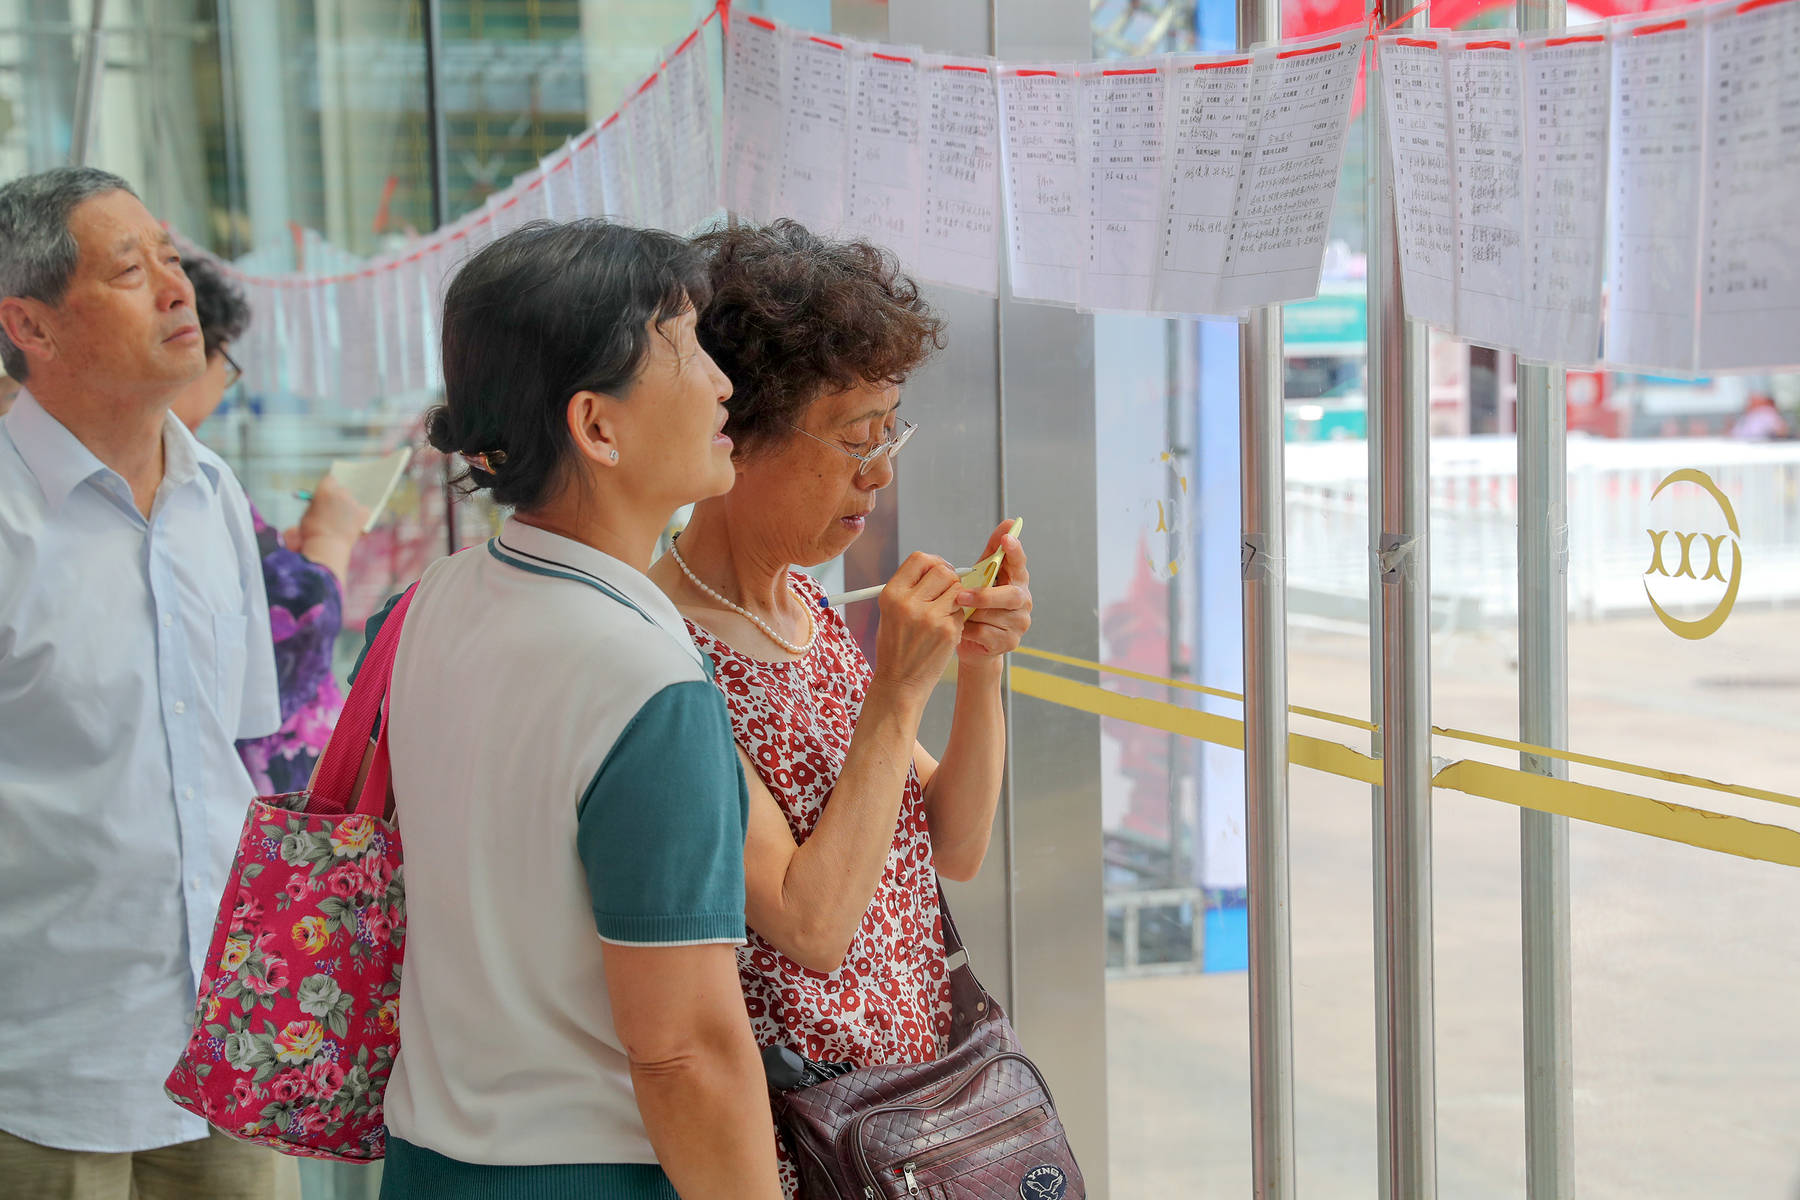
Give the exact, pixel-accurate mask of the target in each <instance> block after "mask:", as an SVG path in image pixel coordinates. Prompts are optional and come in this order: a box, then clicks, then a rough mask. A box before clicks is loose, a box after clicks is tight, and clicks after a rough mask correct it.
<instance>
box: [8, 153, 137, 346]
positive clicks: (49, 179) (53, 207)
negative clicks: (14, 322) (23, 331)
mask: <svg viewBox="0 0 1800 1200" xmlns="http://www.w3.org/2000/svg"><path fill="white" fill-rule="evenodd" d="M107 192H131V194H132V195H134V196H135V195H137V193H136V192H132V191H131V185H130V184H128V183H126V182H125V181H124V180H123V179H120V178H119V177H118V176H117V175H114V174H113V173H112V172H110V171H102V170H100V169H98V168H97V167H56V168H54V169H53V170H49V171H40V172H38V173H37V174H36V175H26V176H23V177H22V178H19V179H15V180H13V181H12V182H10V183H8V184H6V185H4V186H0V297H13V296H21V297H26V298H29V299H32V300H41V301H43V302H44V303H45V304H60V303H62V298H63V293H64V292H66V291H68V290H69V281H70V280H71V279H73V278H74V277H75V263H76V260H77V259H78V258H79V257H80V254H81V247H79V246H77V245H76V244H75V235H74V234H72V233H70V232H69V214H70V213H72V212H74V211H75V208H76V206H77V205H79V204H80V203H81V202H82V201H84V200H89V199H92V198H93V197H95V196H100V195H104V194H106V193H107ZM0 363H3V364H4V365H5V367H6V373H7V374H8V375H11V376H12V377H13V378H14V379H17V380H20V381H21V382H23V381H24V379H25V373H26V371H27V370H28V369H29V367H28V364H27V363H26V361H25V355H24V354H23V353H22V352H21V351H20V350H19V348H18V347H17V346H15V345H13V343H12V339H11V338H9V337H7V336H6V331H5V330H4V329H0Z"/></svg>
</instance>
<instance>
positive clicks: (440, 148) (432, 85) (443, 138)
mask: <svg viewBox="0 0 1800 1200" xmlns="http://www.w3.org/2000/svg"><path fill="white" fill-rule="evenodd" d="M443 9H444V6H443V4H442V0H421V3H420V6H419V20H420V22H421V23H422V24H423V26H424V29H423V30H422V32H423V34H424V40H425V128H426V132H427V136H426V138H425V145H426V149H427V150H428V151H429V161H430V167H431V224H432V227H433V228H434V229H442V228H443V227H444V226H445V225H446V224H447V223H448V222H449V219H450V148H449V139H448V137H447V135H446V133H445V126H444V78H443V70H444V11H443ZM450 471H451V467H450V460H449V459H448V458H446V459H445V460H444V481H443V485H444V553H446V554H455V553H456V552H457V550H459V549H461V543H462V538H461V536H460V535H459V533H458V532H457V528H456V504H457V500H458V496H457V493H456V489H455V488H454V487H452V486H451V484H450Z"/></svg>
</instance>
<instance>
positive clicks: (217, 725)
mask: <svg viewBox="0 0 1800 1200" xmlns="http://www.w3.org/2000/svg"><path fill="white" fill-rule="evenodd" d="M163 454H164V468H163V481H162V484H161V486H160V487H159V488H158V489H157V492H156V498H155V500H154V502H153V503H152V506H151V510H150V517H149V519H148V520H146V519H145V518H144V516H143V515H142V514H141V513H139V512H138V510H137V506H136V504H135V503H134V502H133V500H132V496H131V488H130V487H129V485H127V484H126V482H125V480H124V478H123V477H122V476H120V475H119V474H118V473H117V472H115V471H112V470H111V469H109V468H108V467H106V466H105V465H104V464H103V463H101V462H100V460H99V459H98V458H96V457H95V456H94V454H93V453H92V452H91V451H89V450H88V449H87V447H85V446H83V445H82V444H81V442H80V441H79V440H77V439H76V437H75V435H74V434H72V433H71V432H70V431H69V430H68V429H67V428H66V427H65V426H63V425H62V424H61V423H60V422H59V421H57V420H56V418H54V417H53V416H51V415H50V414H49V413H48V412H46V411H45V410H44V409H43V407H42V406H41V405H39V404H38V402H37V401H36V400H35V399H33V398H32V397H31V396H30V395H29V394H28V393H25V392H21V393H20V395H19V398H18V403H17V404H16V405H15V406H14V408H13V410H12V411H11V412H10V413H9V414H7V416H6V417H5V419H3V420H0V1129H4V1130H5V1131H6V1132H8V1133H11V1134H13V1135H14V1136H16V1137H22V1138H25V1139H27V1140H28V1141H33V1142H37V1143H39V1144H41V1145H47V1146H54V1147H59V1148H62V1149H69V1150H103V1151H128V1150H146V1149H152V1148H155V1147H158V1146H166V1145H172V1144H174V1143H177V1142H183V1141H190V1140H194V1139H197V1138H203V1137H205V1136H207V1127H206V1123H205V1122H204V1121H202V1120H201V1119H200V1118H198V1117H195V1116H193V1115H191V1114H189V1113H187V1112H185V1111H184V1110H182V1109H180V1108H177V1107H176V1106H175V1105H174V1104H173V1103H172V1102H171V1101H170V1100H169V1099H168V1098H167V1097H165V1096H164V1095H163V1090H162V1084H163V1080H164V1079H165V1078H166V1077H167V1076H168V1073H169V1069H170V1068H171V1067H172V1066H174V1065H175V1060H176V1058H177V1056H179V1055H180V1053H181V1051H182V1048H183V1046H185V1045H186V1042H187V1037H188V1033H189V1022H190V1021H191V1019H192V1016H193V1011H194V995H195V992H196V990H197V989H198V986H199V981H200V974H201V971H202V969H203V967H204V966H205V964H204V962H203V961H202V960H203V959H204V957H205V955H206V952H207V948H208V944H209V942H210V939H211V935H212V926H213V919H214V918H215V917H216V916H217V915H218V907H219V897H220V893H221V891H222V890H223V888H224V886H225V878H226V874H227V872H228V870H229V868H230V865H231V859H232V854H233V852H234V851H235V849H236V844H237V839H238V835H239V833H240V831H241V830H242V828H243V823H244V816H245V813H246V812H247V811H248V807H249V802H250V799H251V797H252V795H253V794H254V793H253V789H252V787H251V784H250V778H249V775H248V774H247V773H246V772H245V770H244V766H243V763H242V761H241V760H240V759H239V758H238V754H237V750H236V747H235V746H234V744H233V743H234V739H237V738H242V737H257V736H261V735H264V734H268V733H271V732H273V731H274V730H275V729H276V728H277V727H278V726H279V725H280V724H281V710H280V703H279V700H278V698H277V695H276V689H275V660H274V651H273V648H272V647H271V644H270V634H269V613H268V600H267V597H266V594H265V592H264V588H263V579H262V564H261V560H260V558H259V557H258V554H257V547H256V538H255V536H254V533H253V530H252V527H251V521H250V512H249V504H248V502H247V501H246V499H245V497H244V492H243V489H242V488H241V487H240V486H239V484H238V481H237V479H236V477H235V476H234V475H233V474H232V473H231V469H230V468H229V467H227V466H226V465H225V463H224V461H223V460H221V459H220V458H219V457H218V456H217V455H216V454H214V453H213V452H212V451H210V450H208V449H206V448H205V447H204V446H202V445H201V444H200V443H199V442H197V441H195V440H194V438H193V435H191V434H190V433H189V432H188V431H187V430H186V429H185V428H184V427H183V426H182V425H181V423H180V422H179V421H177V420H176V419H175V418H174V417H173V416H170V417H168V418H167V423H166V425H165V426H164V431H163Z"/></svg>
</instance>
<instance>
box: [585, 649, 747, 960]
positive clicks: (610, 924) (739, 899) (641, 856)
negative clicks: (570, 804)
mask: <svg viewBox="0 0 1800 1200" xmlns="http://www.w3.org/2000/svg"><path fill="white" fill-rule="evenodd" d="M749 811H750V796H749V792H748V791H747V790H746V789H745V787H744V772H743V768H742V766H741V765H740V763H739V762H738V756H737V749H736V746H735V744H734V743H733V741H732V737H731V718H730V715H729V714H728V713H727V712H726V711H725V700H724V697H722V696H720V695H719V693H718V690H717V689H716V688H714V687H713V686H712V685H711V684H710V683H707V682H705V681H703V680H694V681H692V682H689V683H676V684H670V685H669V686H668V687H666V688H664V689H663V690H662V691H660V692H658V693H657V694H656V695H655V696H652V697H651V698H650V699H649V701H647V702H646V703H645V704H644V706H643V707H642V708H641V709H639V710H638V713H637V715H636V716H635V717H633V718H632V719H631V723H630V724H629V725H627V726H626V727H625V731H624V732H623V733H621V734H620V735H619V740H618V741H617V742H616V743H615V744H614V745H613V748H612V751H611V752H610V753H609V754H608V755H607V756H606V761H605V762H604V763H602V764H601V765H600V770H599V771H597V772H596V773H595V775H594V779H593V782H592V783H590V784H589V785H588V788H587V791H586V792H585V793H583V794H582V797H581V800H580V805H579V807H578V808H577V810H576V813H577V819H578V822H579V832H578V834H577V841H578V842H579V845H580V850H581V862H582V866H583V867H585V868H586V870H587V880H588V892H589V895H590V897H591V898H592V901H593V906H594V925H595V927H596V928H597V929H599V931H600V936H601V937H603V938H605V939H606V940H607V941H609V942H620V943H624V944H627V945H639V946H676V945H688V944H693V943H698V942H741V941H743V940H744V829H745V823H746V821H747V819H748V815H749Z"/></svg>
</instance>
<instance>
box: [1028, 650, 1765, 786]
mask: <svg viewBox="0 0 1800 1200" xmlns="http://www.w3.org/2000/svg"><path fill="white" fill-rule="evenodd" d="M1014 653H1015V654H1023V655H1026V656H1028V657H1031V658H1041V659H1044V660H1046V661H1048V662H1054V663H1062V664H1063V665H1064V666H1070V667H1080V668H1082V669H1083V670H1087V671H1098V672H1102V673H1104V674H1107V675H1121V676H1124V677H1125V678H1127V679H1137V680H1141V681H1142V682H1144V683H1154V684H1159V685H1161V686H1163V687H1172V688H1179V689H1181V690H1182V691H1187V692H1200V693H1202V694H1203V695H1207V696H1217V697H1219V698H1220V699H1223V700H1236V701H1237V702H1238V703H1240V704H1241V703H1243V700H1244V697H1243V696H1242V695H1241V694H1240V693H1237V692H1228V691H1226V690H1225V689H1223V688H1214V687H1206V686H1205V685H1203V684H1198V683H1186V682H1183V681H1182V680H1179V679H1164V678H1163V677H1162V676H1160V675H1147V674H1145V673H1144V672H1142V671H1130V670H1127V669H1126V668H1124V667H1109V666H1107V665H1106V664H1105V663H1097V662H1091V661H1089V660H1088V659H1085V658H1075V657H1073V656H1071V655H1067V654H1055V653H1052V652H1051V651H1048V650H1033V649H1030V648H1028V647H1025V646H1021V647H1019V649H1018V650H1016V651H1015V652H1014ZM1288 711H1289V712H1291V713H1294V714H1296V715H1298V716H1303V717H1316V718H1318V719H1319V720H1321V721H1331V722H1333V723H1335V724H1338V725H1348V726H1350V727H1351V728H1353V729H1363V730H1367V731H1369V732H1371V733H1374V732H1377V731H1378V730H1379V729H1380V728H1381V727H1380V726H1379V725H1375V724H1372V723H1371V722H1368V721H1364V720H1362V719H1360V718H1358V717H1347V716H1344V715H1343V714H1342V713H1332V712H1325V711H1323V710H1321V709H1317V708H1303V707H1301V706H1300V705H1298V704H1293V705H1289V706H1288ZM1431 732H1432V733H1434V734H1436V735H1437V736H1438V737H1444V738H1451V739H1454V740H1456V741H1459V742H1474V743H1476V744H1478V745H1482V746H1493V747H1496V748H1497V749H1501V750H1512V751H1515V752H1517V753H1519V754H1530V755H1535V756H1536V757H1538V758H1551V759H1556V760H1557V761H1559V762H1568V763H1577V764H1579V765H1581V766H1584V767H1598V768H1600V769H1601V770H1605V771H1618V772H1620V773H1621V774H1625V775H1636V776H1638V777H1640V778H1643V779H1659V780H1662V781H1663V782H1665V783H1676V784H1680V785H1682V786H1683V787H1693V788H1702V789H1704V790H1706V791H1709V792H1720V793H1723V794H1725V795H1728V796H1743V797H1746V798H1747V799H1750V800H1765V801H1768V802H1769V803H1771V804H1786V805H1788V806H1790V807H1793V808H1800V796H1793V795H1789V794H1788V793H1786V792H1773V791H1770V790H1768V789H1767V788H1759V787H1751V786H1749V785H1748V784H1742V783H1722V782H1720V781H1719V780H1717V779H1708V778H1706V777H1705V776H1703V775H1689V774H1686V773H1684V772H1681V771H1665V770H1663V769H1662V768H1660V767H1646V766H1643V765H1642V764H1640V763H1630V762H1622V761H1620V760H1619V759H1616V758H1603V757H1601V756H1600V755H1597V754H1582V753H1579V752H1577V751H1574V750H1557V749H1554V748H1553V747H1550V746H1539V745H1535V744H1533V743H1531V742H1516V741H1513V740H1512V739H1511V738H1503V737H1494V736H1493V735H1491V734H1486V733H1474V732H1472V731H1470V730H1467V729H1448V728H1445V727H1443V726H1440V725H1433V726H1432V727H1431Z"/></svg>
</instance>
